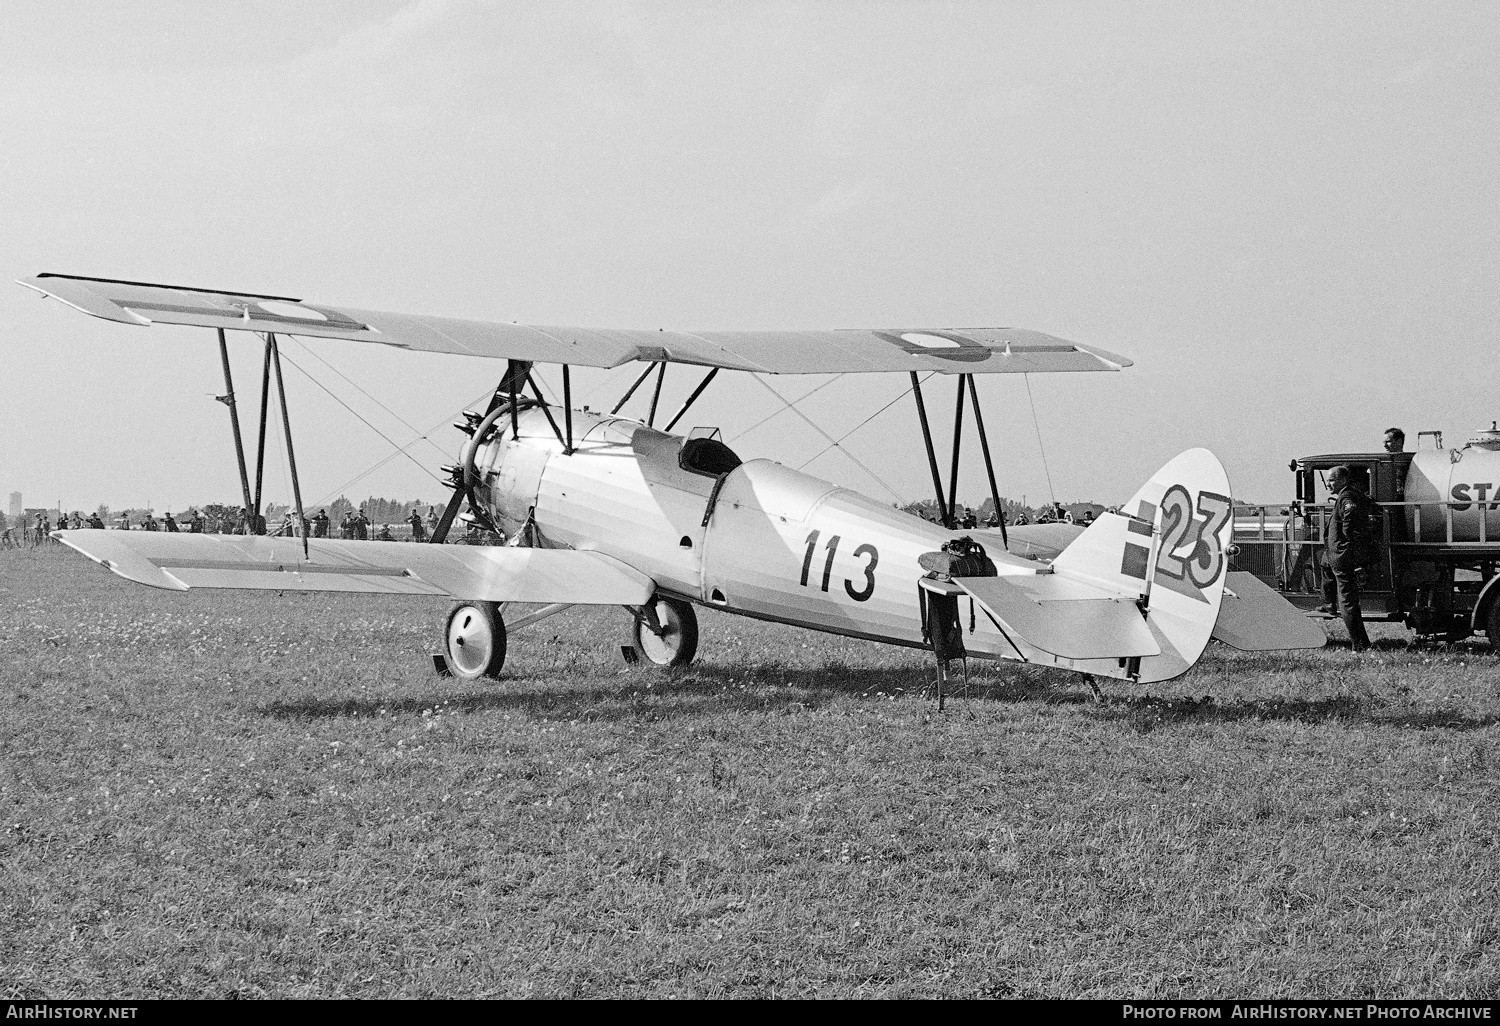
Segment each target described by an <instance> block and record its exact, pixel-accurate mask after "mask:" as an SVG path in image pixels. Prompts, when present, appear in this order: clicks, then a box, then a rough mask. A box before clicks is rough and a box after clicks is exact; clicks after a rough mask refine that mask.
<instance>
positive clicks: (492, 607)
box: [443, 602, 505, 680]
mask: <svg viewBox="0 0 1500 1026" xmlns="http://www.w3.org/2000/svg"><path fill="white" fill-rule="evenodd" d="M443 662H444V663H446V664H447V665H448V672H449V673H451V674H453V676H455V677H457V678H459V679H460V680H478V679H479V678H481V677H498V676H500V668H501V667H502V666H504V665H505V621H504V620H502V619H500V607H499V606H497V605H496V604H495V603H493V602H460V603H459V604H458V605H456V606H454V607H453V611H452V612H450V613H449V614H448V625H447V629H446V630H445V631H444V632H443Z"/></svg>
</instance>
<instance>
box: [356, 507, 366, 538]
mask: <svg viewBox="0 0 1500 1026" xmlns="http://www.w3.org/2000/svg"><path fill="white" fill-rule="evenodd" d="M354 540H355V541H369V540H370V518H369V517H367V516H365V511H364V510H363V509H361V510H360V511H359V512H358V513H357V514H356V515H355V517H354Z"/></svg>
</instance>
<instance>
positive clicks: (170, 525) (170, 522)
mask: <svg viewBox="0 0 1500 1026" xmlns="http://www.w3.org/2000/svg"><path fill="white" fill-rule="evenodd" d="M166 527H167V533H168V534H176V533H177V520H176V518H175V517H173V516H172V511H171V510H167V520H166Z"/></svg>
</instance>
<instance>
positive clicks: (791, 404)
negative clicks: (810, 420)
mask: <svg viewBox="0 0 1500 1026" xmlns="http://www.w3.org/2000/svg"><path fill="white" fill-rule="evenodd" d="M750 376H751V377H752V378H753V377H755V375H754V374H752V375H750ZM842 377H843V375H842V374H835V375H834V376H833V377H832V378H830V379H829V380H827V381H825V382H823V383H822V384H821V385H819V386H818V387H817V388H814V389H812V390H811V391H809V392H804V393H803V394H802V395H800V396H798V397H797V398H796V399H794V400H792V401H790V402H788V401H787V400H786V399H781V395H780V393H776V398H778V399H781V401H782V402H783V403H786V405H785V406H784V407H782V408H781V409H779V410H777V411H776V412H774V413H772V414H770V415H768V416H765V417H762V418H760V420H757V421H756V422H755V423H754V424H751V425H750V426H749V427H747V428H746V429H745V430H743V431H741V432H740V433H739V434H737V435H735V436H734V437H733V438H730V439H728V440H727V441H728V442H736V441H739V440H740V439H741V438H744V437H745V436H746V435H748V434H749V433H750V432H752V431H754V430H755V429H756V428H758V427H760V426H761V425H762V424H764V423H766V422H767V421H769V420H774V419H775V418H777V417H779V416H781V415H782V414H783V413H785V412H786V411H787V410H790V409H793V408H794V407H795V406H796V405H797V404H798V403H800V402H801V401H802V400H804V399H807V398H809V397H810V396H812V395H815V394H816V393H818V392H820V391H822V390H823V389H825V388H827V387H828V386H829V385H831V384H833V383H834V382H835V381H837V380H838V379H839V378H842ZM845 437H846V438H847V437H848V436H847V435H846V436H845ZM827 451H828V450H827V449H824V450H823V452H827ZM819 455H821V453H820V454H819ZM809 462H811V461H809ZM805 465H806V464H804V466H805Z"/></svg>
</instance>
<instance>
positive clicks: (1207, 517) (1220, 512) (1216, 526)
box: [1052, 449, 1234, 683]
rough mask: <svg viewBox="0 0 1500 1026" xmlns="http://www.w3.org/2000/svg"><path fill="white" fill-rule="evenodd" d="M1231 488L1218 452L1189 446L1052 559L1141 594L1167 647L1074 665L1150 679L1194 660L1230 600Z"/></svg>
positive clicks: (1081, 576) (1069, 570)
mask: <svg viewBox="0 0 1500 1026" xmlns="http://www.w3.org/2000/svg"><path fill="white" fill-rule="evenodd" d="M1230 494H1231V493H1230V490H1229V478H1228V475H1226V474H1225V473H1224V467H1223V466H1222V465H1221V464H1220V463H1219V461H1218V459H1217V458H1216V457H1215V456H1214V454H1213V453H1211V452H1209V451H1208V450H1207V449H1189V450H1188V451H1187V452H1185V453H1183V454H1182V455H1180V456H1178V457H1177V458H1176V459H1173V460H1171V461H1170V462H1169V463H1167V465H1166V466H1164V467H1162V468H1161V469H1160V470H1158V471H1157V472H1156V473H1155V474H1152V475H1151V480H1149V481H1147V482H1146V483H1145V484H1144V485H1142V486H1141V489H1140V491H1138V492H1136V493H1135V496H1134V497H1133V498H1131V500H1130V502H1129V503H1127V504H1126V505H1125V506H1124V507H1122V509H1121V512H1120V513H1117V514H1109V513H1106V514H1105V515H1104V516H1102V517H1100V518H1099V519H1098V520H1096V521H1095V522H1094V523H1093V524H1092V525H1090V526H1089V528H1088V529H1087V530H1086V531H1084V532H1083V534H1081V535H1080V536H1079V537H1078V538H1077V540H1075V541H1074V542H1073V543H1072V544H1071V545H1069V546H1068V547H1067V548H1066V549H1064V550H1063V552H1062V553H1061V554H1060V555H1059V556H1058V557H1057V558H1056V559H1055V560H1053V561H1052V569H1053V572H1054V573H1056V574H1058V575H1059V576H1062V577H1071V578H1074V579H1077V580H1082V581H1086V582H1088V583H1091V584H1095V585H1101V586H1103V587H1105V588H1108V589H1110V590H1112V591H1116V592H1125V593H1127V594H1128V593H1134V594H1136V595H1139V596H1140V605H1141V607H1142V608H1143V609H1144V610H1145V613H1146V625H1147V626H1148V627H1149V628H1150V629H1151V633H1152V635H1153V636H1154V637H1155V639H1156V642H1157V644H1158V645H1159V646H1160V647H1161V652H1160V653H1159V654H1158V655H1150V656H1142V657H1140V660H1139V662H1138V663H1136V662H1134V660H1130V661H1127V665H1126V666H1124V667H1120V666H1118V665H1116V662H1117V661H1113V660H1112V661H1110V662H1109V664H1108V665H1101V666H1099V667H1097V668H1090V667H1088V666H1083V665H1079V666H1077V667H1076V668H1077V669H1080V670H1085V671H1089V670H1092V672H1097V673H1100V674H1104V675H1107V676H1113V677H1118V676H1130V677H1134V678H1135V679H1137V680H1139V681H1141V682H1142V683H1147V682H1152V681H1162V680H1170V679H1172V678H1173V677H1177V676H1180V675H1181V674H1183V673H1186V672H1187V671H1188V670H1189V669H1190V668H1191V667H1192V665H1193V664H1194V663H1196V662H1197V661H1198V657H1199V656H1201V655H1202V654H1203V649H1204V648H1205V647H1206V646H1207V645H1208V640H1209V638H1210V637H1211V636H1212V635H1213V632H1214V623H1215V622H1216V621H1217V620H1218V618H1219V606H1220V603H1221V602H1222V600H1223V597H1224V575H1225V572H1226V571H1227V569H1228V566H1227V564H1228V557H1227V554H1226V553H1225V547H1226V546H1227V545H1228V543H1229V538H1230V532H1231V530H1232V520H1233V511H1234V507H1233V504H1232V502H1231V500H1230V497H1229V496H1230ZM1122 670H1123V671H1124V672H1123V673H1122Z"/></svg>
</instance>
